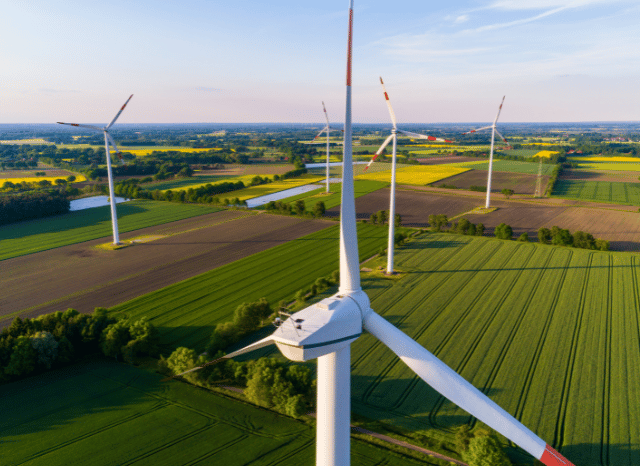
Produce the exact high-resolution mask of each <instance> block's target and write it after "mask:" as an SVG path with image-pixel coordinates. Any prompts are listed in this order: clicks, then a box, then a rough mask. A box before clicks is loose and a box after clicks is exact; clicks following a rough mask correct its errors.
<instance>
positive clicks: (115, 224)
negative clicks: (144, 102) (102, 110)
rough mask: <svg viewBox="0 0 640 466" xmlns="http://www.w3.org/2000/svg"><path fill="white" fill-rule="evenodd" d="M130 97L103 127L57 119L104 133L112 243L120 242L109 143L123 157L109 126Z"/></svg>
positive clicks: (59, 122)
mask: <svg viewBox="0 0 640 466" xmlns="http://www.w3.org/2000/svg"><path fill="white" fill-rule="evenodd" d="M131 97H133V94H131V95H130V96H129V98H128V99H127V101H126V102H125V103H124V105H123V106H122V108H121V109H120V111H119V112H118V113H117V114H116V116H115V117H114V118H113V120H111V123H109V124H108V125H107V126H105V127H104V128H100V127H99V126H93V125H81V124H78V123H63V122H61V121H58V124H61V125H69V126H76V127H78V128H88V129H93V130H95V131H102V132H103V133H104V149H105V152H106V153H107V176H108V177H109V199H110V201H111V227H112V229H113V244H115V245H118V244H120V234H119V233H118V214H117V212H116V197H115V195H114V193H113V173H112V172H111V152H110V151H109V145H111V147H113V150H114V151H115V152H116V155H117V156H118V158H119V159H120V160H123V159H122V155H121V154H120V151H119V150H118V146H116V143H115V141H114V140H113V138H112V137H111V134H109V128H111V127H112V126H113V124H114V123H115V122H116V120H117V119H118V118H119V117H120V114H121V113H122V111H123V110H124V108H125V107H126V106H127V104H128V103H129V101H130V100H131Z"/></svg>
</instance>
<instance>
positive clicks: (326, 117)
mask: <svg viewBox="0 0 640 466" xmlns="http://www.w3.org/2000/svg"><path fill="white" fill-rule="evenodd" d="M322 110H324V117H325V119H326V120H327V128H328V127H329V115H327V107H325V106H324V101H323V102H322Z"/></svg>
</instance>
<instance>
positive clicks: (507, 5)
mask: <svg viewBox="0 0 640 466" xmlns="http://www.w3.org/2000/svg"><path fill="white" fill-rule="evenodd" d="M626 2H627V0H526V1H523V0H497V1H494V2H493V3H491V4H490V5H488V6H487V8H489V9H498V10H542V9H547V8H554V9H556V8H562V9H565V8H580V7H585V6H590V5H598V4H607V5H610V4H612V3H626Z"/></svg>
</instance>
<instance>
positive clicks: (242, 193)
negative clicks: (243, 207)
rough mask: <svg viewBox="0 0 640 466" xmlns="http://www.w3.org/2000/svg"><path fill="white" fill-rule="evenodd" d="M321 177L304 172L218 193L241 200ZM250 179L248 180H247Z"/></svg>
mask: <svg viewBox="0 0 640 466" xmlns="http://www.w3.org/2000/svg"><path fill="white" fill-rule="evenodd" d="M322 179H323V178H322V177H319V176H315V175H310V174H305V175H301V176H296V177H295V178H289V179H286V180H280V181H274V182H272V183H267V184H261V185H258V186H249V187H248V188H245V189H240V190H238V191H231V192H228V193H224V194H220V195H219V197H220V198H225V197H228V198H235V197H237V198H238V199H240V200H241V201H244V200H246V199H252V198H254V197H260V196H265V195H267V194H271V193H277V192H278V191H284V190H286V189H291V188H295V187H296V186H303V185H306V184H313V183H316V182H318V181H321V180H322ZM249 181H250V180H249Z"/></svg>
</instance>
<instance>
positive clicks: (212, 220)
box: [0, 211, 333, 326]
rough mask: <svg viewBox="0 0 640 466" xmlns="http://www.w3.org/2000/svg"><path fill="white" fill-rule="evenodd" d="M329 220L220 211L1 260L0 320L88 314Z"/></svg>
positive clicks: (2, 322) (322, 225) (1, 322)
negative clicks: (115, 244) (115, 241)
mask: <svg viewBox="0 0 640 466" xmlns="http://www.w3.org/2000/svg"><path fill="white" fill-rule="evenodd" d="M331 224H333V222H328V221H326V220H324V221H323V220H307V219H302V218H296V217H283V216H279V215H278V216H276V215H268V214H257V213H254V212H247V211H222V212H216V213H213V214H209V215H203V216H200V217H195V218H191V219H186V220H181V221H178V222H173V223H170V224H166V225H160V226H156V227H151V228H145V229H142V230H137V231H134V232H131V233H125V234H123V235H121V238H122V239H123V240H127V239H131V238H138V237H141V236H143V235H145V236H147V235H148V236H150V237H154V238H156V239H154V240H152V241H147V242H140V243H136V244H135V245H133V246H129V247H126V248H123V249H119V250H116V251H110V250H105V249H101V248H98V247H96V246H98V245H100V244H104V243H107V242H108V241H109V239H108V238H103V239H99V240H94V241H87V242H85V243H81V244H75V245H71V246H66V247H62V248H57V249H52V250H49V251H43V252H40V253H37V254H30V255H27V256H22V257H17V258H14V259H8V260H5V261H2V274H0V289H2V290H3V292H2V294H0V326H2V325H7V324H8V323H9V322H10V320H12V319H13V317H15V315H18V314H19V315H21V316H24V317H33V316H37V315H40V314H43V313H47V312H52V311H58V310H64V309H67V308H69V307H72V308H74V309H77V310H78V311H80V312H91V311H93V309H94V308H95V307H96V306H102V307H111V306H114V305H116V304H119V303H122V302H125V301H128V300H130V299H132V298H134V297H136V296H140V295H142V294H146V293H149V292H151V291H154V290H157V289H160V288H163V287H165V286H167V285H170V284H172V283H176V282H179V281H181V280H185V279H187V278H189V277H193V276H195V275H198V274H201V273H204V272H206V271H208V270H211V269H213V268H216V267H219V266H221V265H224V264H227V263H230V262H233V261H235V260H238V259H241V258H243V257H246V256H248V255H251V254H254V253H257V252H260V251H263V250H265V249H268V248H271V247H273V246H276V245H278V244H282V243H285V242H287V241H289V240H292V239H295V238H299V237H301V236H304V235H307V234H310V233H313V232H315V231H318V230H321V229H323V228H326V227H327V226H329V225H331Z"/></svg>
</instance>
